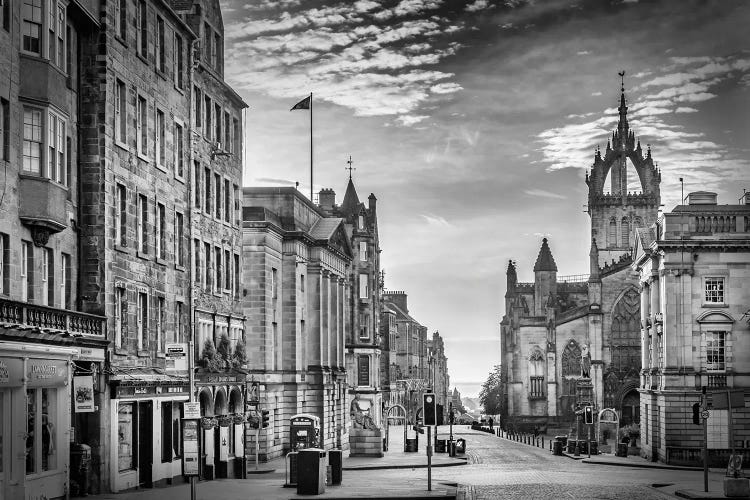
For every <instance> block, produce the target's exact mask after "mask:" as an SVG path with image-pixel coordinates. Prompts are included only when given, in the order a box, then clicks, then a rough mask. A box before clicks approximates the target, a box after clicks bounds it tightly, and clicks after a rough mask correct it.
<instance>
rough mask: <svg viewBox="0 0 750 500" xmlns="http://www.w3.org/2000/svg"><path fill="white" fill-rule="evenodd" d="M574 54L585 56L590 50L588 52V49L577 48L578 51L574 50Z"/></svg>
mask: <svg viewBox="0 0 750 500" xmlns="http://www.w3.org/2000/svg"><path fill="white" fill-rule="evenodd" d="M576 54H577V55H579V56H587V55H589V54H591V52H589V51H588V50H579V51H578V52H576Z"/></svg>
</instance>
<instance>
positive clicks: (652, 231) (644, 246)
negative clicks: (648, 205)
mask: <svg viewBox="0 0 750 500" xmlns="http://www.w3.org/2000/svg"><path fill="white" fill-rule="evenodd" d="M655 241H656V227H654V226H651V227H637V228H636V229H635V244H634V245H633V261H632V262H633V265H640V263H641V262H642V261H643V260H644V258H645V257H647V256H648V255H650V254H651V245H653V244H654V242H655Z"/></svg>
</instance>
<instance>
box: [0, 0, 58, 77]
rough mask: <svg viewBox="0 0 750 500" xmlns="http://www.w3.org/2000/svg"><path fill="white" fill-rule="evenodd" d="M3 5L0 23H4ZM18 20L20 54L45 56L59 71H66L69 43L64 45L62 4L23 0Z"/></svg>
mask: <svg viewBox="0 0 750 500" xmlns="http://www.w3.org/2000/svg"><path fill="white" fill-rule="evenodd" d="M7 3H9V2H3V11H4V12H3V24H6V23H7V22H8V18H7V17H6V12H5V4H7ZM8 14H9V13H8ZM21 19H22V21H21V48H22V49H23V51H24V52H27V53H30V54H34V55H37V56H39V57H45V58H47V59H49V61H50V62H51V63H52V64H54V65H55V66H57V67H58V68H59V69H60V70H61V71H63V72H68V70H69V66H68V64H67V62H68V61H69V60H70V44H67V43H66V40H67V39H68V37H67V36H66V34H68V30H67V26H66V22H65V20H66V14H65V4H64V3H63V2H57V0H47V1H43V0H24V2H23V5H22V6H21ZM45 41H46V44H45Z"/></svg>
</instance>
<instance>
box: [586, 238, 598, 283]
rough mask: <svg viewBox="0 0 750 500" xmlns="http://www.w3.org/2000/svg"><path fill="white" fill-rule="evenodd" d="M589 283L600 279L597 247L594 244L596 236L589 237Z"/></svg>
mask: <svg viewBox="0 0 750 500" xmlns="http://www.w3.org/2000/svg"><path fill="white" fill-rule="evenodd" d="M589 268H590V269H589V283H594V282H598V281H601V277H600V275H599V271H600V269H599V247H597V246H596V238H591V251H589Z"/></svg>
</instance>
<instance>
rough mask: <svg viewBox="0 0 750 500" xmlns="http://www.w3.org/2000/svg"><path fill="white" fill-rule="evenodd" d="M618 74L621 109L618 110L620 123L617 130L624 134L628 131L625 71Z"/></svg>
mask: <svg viewBox="0 0 750 500" xmlns="http://www.w3.org/2000/svg"><path fill="white" fill-rule="evenodd" d="M617 74H618V75H620V107H619V108H617V110H618V111H619V112H620V122H619V123H618V124H617V129H618V130H619V131H621V132H623V131H626V130H628V106H627V104H625V70H622V71H620V72H619V73H617Z"/></svg>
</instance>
